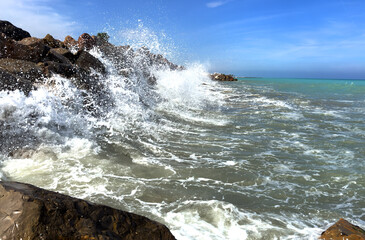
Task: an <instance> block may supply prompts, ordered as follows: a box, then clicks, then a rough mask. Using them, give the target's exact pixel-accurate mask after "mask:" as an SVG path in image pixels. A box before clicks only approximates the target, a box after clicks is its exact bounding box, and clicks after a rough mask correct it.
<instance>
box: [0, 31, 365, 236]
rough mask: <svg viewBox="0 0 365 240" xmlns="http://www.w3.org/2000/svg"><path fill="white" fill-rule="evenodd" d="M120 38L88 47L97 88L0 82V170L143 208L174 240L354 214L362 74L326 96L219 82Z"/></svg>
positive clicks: (357, 210) (280, 232)
mask: <svg viewBox="0 0 365 240" xmlns="http://www.w3.org/2000/svg"><path fill="white" fill-rule="evenodd" d="M149 33H151V32H149ZM153 39H154V40H156V39H157V38H153ZM147 45H148V44H147ZM154 46H158V45H154ZM147 47H148V46H147ZM119 49H120V51H121V52H122V54H119V55H117V56H116V55H115V54H111V55H112V56H108V54H106V53H105V52H103V51H102V49H101V48H99V49H97V48H95V49H92V50H90V53H91V54H92V55H93V56H95V57H97V58H98V59H99V60H100V61H101V62H102V63H103V64H104V65H105V66H106V74H105V75H104V76H102V78H101V79H99V80H100V84H101V85H102V92H100V93H102V94H95V92H88V91H86V90H85V89H80V88H78V87H77V86H75V84H74V82H73V81H70V79H67V78H64V77H62V76H60V75H54V76H53V77H52V78H50V79H48V80H47V81H46V82H45V84H41V85H39V86H37V90H33V91H32V92H31V93H30V94H29V96H26V95H24V94H23V93H21V92H19V91H14V92H5V91H2V92H0V128H1V129H0V130H1V132H0V134H1V137H2V140H3V141H2V142H1V175H2V178H7V179H10V180H17V181H21V182H28V183H32V184H35V185H37V186H39V187H44V188H47V189H50V190H55V191H59V192H62V193H66V194H69V195H72V196H75V197H81V198H85V199H88V200H91V201H94V202H98V203H103V204H106V205H109V206H113V207H116V208H121V209H124V210H128V211H132V212H135V213H139V214H143V215H146V216H148V217H150V218H152V219H155V220H158V221H161V222H163V223H165V224H167V225H168V227H169V228H170V229H171V230H172V232H173V233H174V234H175V236H177V237H178V239H316V238H317V237H318V236H319V234H320V232H321V230H323V229H324V226H327V225H328V224H329V223H331V222H333V221H334V220H336V219H338V218H339V217H341V216H343V215H346V216H348V217H349V218H351V219H355V221H357V222H358V223H359V225H361V224H364V215H363V208H362V203H363V202H364V196H365V193H364V190H363V189H365V188H364V182H365V181H364V176H363V174H362V173H363V171H364V170H365V169H364V167H365V166H364V161H363V155H364V154H365V152H364V151H363V142H364V140H365V139H364V136H365V135H364V131H365V130H364V128H363V124H362V123H363V119H364V114H365V112H364V108H363V103H364V101H365V99H364V97H363V95H361V94H360V93H362V92H363V90H364V88H363V85H361V84H357V82H355V84H354V86H355V87H356V91H352V88H348V89H346V91H347V92H346V94H343V95H341V94H339V93H338V92H336V94H337V95H336V94H335V95H331V97H332V98H331V99H332V100H331V101H328V98H322V97H321V96H322V95H324V94H331V92H330V89H331V88H330V87H328V88H326V87H325V89H328V90H329V91H324V92H323V91H321V94H311V93H312V92H313V88H312V87H311V86H312V85H311V86H308V87H307V85H305V84H303V82H300V83H299V84H302V85H301V86H302V87H301V89H300V90H296V89H295V88H290V87H287V86H286V85H285V84H284V85H283V82H282V81H280V80H278V81H277V82H275V81H269V82H268V83H265V82H260V79H256V80H251V82H250V80H247V79H246V80H244V79H241V81H239V82H236V83H217V82H213V81H211V80H210V79H209V78H208V74H207V71H206V68H205V67H204V66H202V65H201V64H191V65H189V66H186V67H185V69H183V68H178V67H177V66H173V65H168V64H167V65H166V64H164V63H166V62H165V61H164V60H163V58H161V57H159V56H158V55H151V52H150V51H148V50H147V49H146V48H139V49H138V48H132V47H123V48H119ZM156 49H157V47H156ZM114 53H118V52H117V51H116V52H114ZM152 58H153V59H154V61H152V64H151V61H150V60H151V59H152ZM121 60H123V61H124V62H123V61H122V62H121ZM118 63H120V64H118ZM156 63H158V64H156ZM171 67H173V68H174V69H171ZM94 74H98V73H94ZM262 81H266V80H262ZM293 81H294V80H293ZM284 83H285V81H284ZM336 84H338V83H336ZM322 89H323V87H322ZM306 91H307V92H306ZM333 96H335V97H333ZM344 104H346V106H345V107H344ZM328 139H330V140H328Z"/></svg>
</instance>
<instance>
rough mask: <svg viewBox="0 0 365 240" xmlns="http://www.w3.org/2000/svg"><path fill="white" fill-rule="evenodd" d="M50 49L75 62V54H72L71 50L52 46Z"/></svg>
mask: <svg viewBox="0 0 365 240" xmlns="http://www.w3.org/2000/svg"><path fill="white" fill-rule="evenodd" d="M50 51H52V52H56V53H58V54H60V55H62V56H64V57H65V58H67V59H68V60H70V61H71V62H72V63H75V61H76V59H77V56H76V55H74V54H73V53H72V52H70V51H69V50H68V49H66V48H52V49H51V50H50Z"/></svg>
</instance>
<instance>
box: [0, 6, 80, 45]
mask: <svg viewBox="0 0 365 240" xmlns="http://www.w3.org/2000/svg"><path fill="white" fill-rule="evenodd" d="M52 5H53V3H52V1H51V0H0V6H1V16H0V17H1V20H7V21H10V22H11V23H13V24H14V25H16V26H18V27H21V28H23V29H24V30H26V31H28V32H29V33H30V34H31V35H32V36H35V37H44V36H45V35H46V34H47V33H50V34H51V35H53V36H54V37H56V38H60V39H62V38H64V37H65V36H66V35H69V34H72V33H73V32H74V31H75V30H76V27H77V24H76V23H75V22H74V21H72V20H71V19H70V18H69V17H67V16H66V15H64V14H62V13H59V12H57V11H56V10H55V9H54V8H53V7H51V6H52Z"/></svg>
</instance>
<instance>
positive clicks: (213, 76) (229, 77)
mask: <svg viewBox="0 0 365 240" xmlns="http://www.w3.org/2000/svg"><path fill="white" fill-rule="evenodd" d="M209 76H210V78H211V79H212V80H215V81H230V82H231V81H237V78H235V77H233V75H226V74H223V73H213V74H210V75H209Z"/></svg>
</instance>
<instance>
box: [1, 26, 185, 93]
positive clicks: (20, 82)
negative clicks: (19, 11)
mask: <svg viewBox="0 0 365 240" xmlns="http://www.w3.org/2000/svg"><path fill="white" fill-rule="evenodd" d="M94 47H96V48H98V49H99V50H100V51H101V52H102V54H103V57H104V58H107V59H108V60H109V61H111V62H112V63H113V64H114V66H115V67H116V68H117V70H118V73H119V74H120V75H122V76H124V77H132V76H133V77H135V78H136V79H142V78H143V79H147V81H148V82H149V83H151V84H153V83H155V81H156V78H155V76H153V73H152V71H151V69H155V70H158V69H171V70H179V69H182V67H179V66H177V65H175V64H173V63H171V62H169V61H168V60H167V59H166V58H164V57H163V56H162V55H159V54H153V53H151V52H150V51H149V50H148V49H147V48H140V49H138V50H134V49H132V48H131V47H130V46H114V45H113V44H111V43H109V42H107V41H106V40H105V38H103V37H101V36H90V35H89V34H87V33H84V34H82V35H81V36H80V37H79V38H78V41H76V40H75V39H73V38H72V37H71V36H67V37H66V38H65V40H64V41H63V42H62V41H60V40H57V39H54V38H53V37H52V36H51V35H50V34H47V35H46V36H45V37H44V38H43V39H40V38H35V37H31V36H30V34H29V33H28V32H26V31H24V30H22V29H20V28H17V27H16V26H14V25H12V24H11V23H10V22H7V21H0V91H1V90H15V89H19V90H20V91H23V92H24V93H25V94H27V95H28V94H29V92H30V91H31V90H32V89H35V88H36V86H37V85H40V84H42V83H43V82H45V79H46V78H49V77H51V76H52V75H53V74H59V75H61V76H63V77H65V78H69V79H70V80H71V82H72V83H73V84H74V85H75V86H76V87H77V88H79V89H82V90H87V91H90V90H91V91H92V92H94V93H97V92H99V91H101V89H102V88H103V81H102V80H103V76H104V75H105V74H106V68H105V66H104V65H103V64H102V63H101V62H100V61H99V59H97V58H95V57H94V56H93V55H91V54H90V53H89V52H88V51H89V50H91V49H92V48H94Z"/></svg>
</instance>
